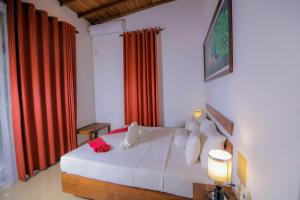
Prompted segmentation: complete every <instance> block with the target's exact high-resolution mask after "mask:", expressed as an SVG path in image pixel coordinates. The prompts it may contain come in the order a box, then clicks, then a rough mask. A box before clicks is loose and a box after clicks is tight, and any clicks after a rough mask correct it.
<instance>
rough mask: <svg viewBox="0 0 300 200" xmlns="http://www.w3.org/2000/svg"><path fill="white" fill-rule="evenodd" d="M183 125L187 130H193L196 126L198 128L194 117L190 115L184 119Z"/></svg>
mask: <svg viewBox="0 0 300 200" xmlns="http://www.w3.org/2000/svg"><path fill="white" fill-rule="evenodd" d="M184 127H185V128H186V130H188V131H189V132H193V131H194V130H196V129H197V128H199V124H198V123H197V122H196V121H195V119H194V118H193V117H190V118H188V119H187V120H186V122H185V126H184Z"/></svg>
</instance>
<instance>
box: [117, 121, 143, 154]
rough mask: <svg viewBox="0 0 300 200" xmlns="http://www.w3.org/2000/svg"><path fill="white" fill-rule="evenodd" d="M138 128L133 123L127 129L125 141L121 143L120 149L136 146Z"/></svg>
mask: <svg viewBox="0 0 300 200" xmlns="http://www.w3.org/2000/svg"><path fill="white" fill-rule="evenodd" d="M139 132H140V130H139V128H138V126H137V123H136V122H133V123H131V124H130V126H129V127H128V131H127V132H126V136H125V140H124V141H123V142H122V143H121V148H122V149H128V148H130V147H132V146H133V145H135V144H136V142H137V141H138V139H139Z"/></svg>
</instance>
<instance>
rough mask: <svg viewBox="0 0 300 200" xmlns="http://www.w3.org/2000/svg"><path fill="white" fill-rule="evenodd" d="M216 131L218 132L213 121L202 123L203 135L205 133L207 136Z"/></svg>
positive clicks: (205, 120)
mask: <svg viewBox="0 0 300 200" xmlns="http://www.w3.org/2000/svg"><path fill="white" fill-rule="evenodd" d="M216 131H217V128H216V125H215V123H214V122H213V121H211V120H208V119H204V120H203V121H202V122H201V126H200V132H201V133H205V134H206V135H207V134H208V133H215V132H216Z"/></svg>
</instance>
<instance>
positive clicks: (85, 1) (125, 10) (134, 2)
mask: <svg viewBox="0 0 300 200" xmlns="http://www.w3.org/2000/svg"><path fill="white" fill-rule="evenodd" d="M58 1H59V2H60V5H61V6H68V7H69V8H71V9H72V10H73V11H74V12H76V13H77V14H78V17H79V18H81V17H83V18H85V19H86V20H88V21H89V22H90V23H91V24H93V25H94V24H101V23H104V22H107V21H110V20H113V19H117V18H120V17H123V16H126V15H129V14H132V13H135V12H138V11H141V10H145V9H148V8H151V7H154V6H158V5H161V4H164V3H169V2H171V1H175V0H58Z"/></svg>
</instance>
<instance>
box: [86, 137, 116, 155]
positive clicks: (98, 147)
mask: <svg viewBox="0 0 300 200" xmlns="http://www.w3.org/2000/svg"><path fill="white" fill-rule="evenodd" d="M89 145H90V147H91V148H92V149H93V150H94V151H95V152H96V153H105V152H108V151H110V150H111V146H110V145H109V144H107V143H106V142H105V141H104V140H103V139H102V138H101V137H99V138H97V139H95V140H93V141H90V142H89Z"/></svg>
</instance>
